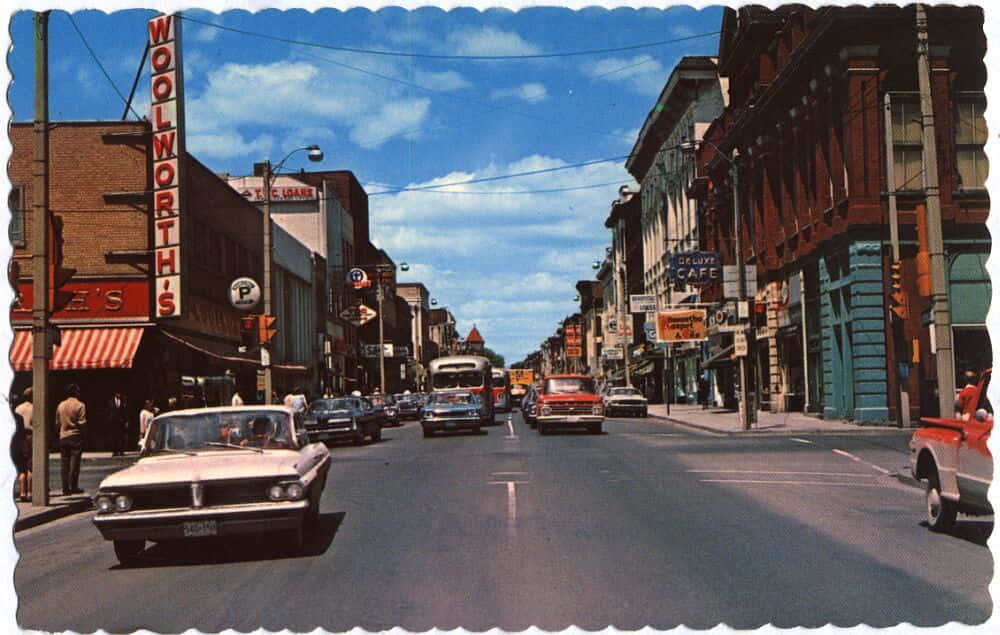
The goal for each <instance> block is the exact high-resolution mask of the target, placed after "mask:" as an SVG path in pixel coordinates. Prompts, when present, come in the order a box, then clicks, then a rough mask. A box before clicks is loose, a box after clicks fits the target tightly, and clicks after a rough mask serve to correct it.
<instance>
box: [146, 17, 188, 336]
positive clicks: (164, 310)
mask: <svg viewBox="0 0 1000 635" xmlns="http://www.w3.org/2000/svg"><path fill="white" fill-rule="evenodd" d="M180 42H181V24H180V20H179V19H178V18H177V16H176V15H159V16H156V17H154V18H153V19H151V20H150V21H149V60H150V68H151V78H150V79H151V83H150V90H151V93H152V95H151V99H150V117H149V118H150V123H151V125H152V127H153V130H152V143H150V144H149V149H150V152H151V153H152V161H153V213H154V214H153V215H154V218H153V246H154V274H155V278H156V290H155V300H156V308H155V310H156V317H158V318H172V317H178V316H180V315H181V274H182V272H183V270H184V267H183V265H182V262H181V216H182V215H183V211H184V210H183V207H184V201H185V197H184V187H185V185H184V178H183V174H182V171H183V165H184V162H183V160H182V157H184V156H185V152H184V89H183V83H184V73H183V69H182V68H181V58H180V52H181V46H180Z"/></svg>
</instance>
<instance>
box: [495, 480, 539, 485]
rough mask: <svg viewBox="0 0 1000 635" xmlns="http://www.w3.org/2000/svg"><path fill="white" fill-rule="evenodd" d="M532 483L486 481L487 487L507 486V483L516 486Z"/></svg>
mask: <svg viewBox="0 0 1000 635" xmlns="http://www.w3.org/2000/svg"><path fill="white" fill-rule="evenodd" d="M530 482H531V481H486V484H487V485H506V484H507V483H513V484H515V485H527V484H528V483H530Z"/></svg>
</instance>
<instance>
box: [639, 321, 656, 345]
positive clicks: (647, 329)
mask: <svg viewBox="0 0 1000 635" xmlns="http://www.w3.org/2000/svg"><path fill="white" fill-rule="evenodd" d="M642 330H643V332H644V333H645V334H646V341H647V342H655V341H656V320H650V321H649V322H646V323H645V324H643V325H642Z"/></svg>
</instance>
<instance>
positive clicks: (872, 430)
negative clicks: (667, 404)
mask: <svg viewBox="0 0 1000 635" xmlns="http://www.w3.org/2000/svg"><path fill="white" fill-rule="evenodd" d="M649 417H650V418H651V419H659V420H660V421H669V422H670V423H674V424H677V425H680V426H686V427H688V428H694V429H696V430H701V431H703V432H710V433H712V434H715V435H717V436H726V437H738V436H746V435H758V436H764V435H770V436H787V435H792V434H852V435H853V434H860V435H867V434H885V433H893V432H895V433H907V434H911V433H912V432H913V430H914V428H895V427H893V428H886V427H883V426H854V427H851V428H846V427H845V428H844V429H843V430H837V429H830V428H798V429H795V430H767V429H765V430H761V429H751V430H719V429H718V428H713V427H711V426H706V425H702V424H699V423H692V422H690V421H684V420H683V419H676V418H674V417H668V416H663V415H656V414H652V413H650V414H649Z"/></svg>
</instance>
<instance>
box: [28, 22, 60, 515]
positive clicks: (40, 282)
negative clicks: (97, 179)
mask: <svg viewBox="0 0 1000 635" xmlns="http://www.w3.org/2000/svg"><path fill="white" fill-rule="evenodd" d="M34 128H35V135H34V136H35V159H34V165H33V166H32V167H33V169H32V176H33V179H34V182H33V189H34V192H33V203H34V205H33V209H32V225H31V234H32V242H33V243H34V244H33V245H32V255H31V264H32V268H31V278H32V280H31V290H32V306H31V336H32V351H31V353H32V372H31V392H32V402H33V404H34V410H33V411H32V416H31V418H32V422H33V423H34V425H33V426H32V444H31V460H32V464H33V465H34V470H33V475H32V480H31V504H32V506H34V507H44V506H47V505H48V504H49V420H50V419H52V418H53V416H54V415H55V413H54V412H52V409H51V408H50V407H49V404H50V399H49V390H48V386H49V358H50V357H51V353H52V348H51V346H50V338H49V268H48V251H49V12H48V11H43V12H41V13H35V126H34ZM26 423H28V422H26Z"/></svg>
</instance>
